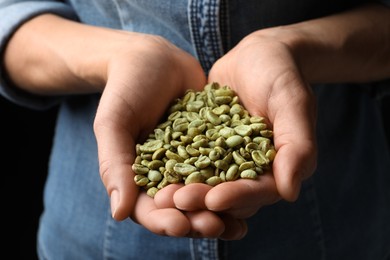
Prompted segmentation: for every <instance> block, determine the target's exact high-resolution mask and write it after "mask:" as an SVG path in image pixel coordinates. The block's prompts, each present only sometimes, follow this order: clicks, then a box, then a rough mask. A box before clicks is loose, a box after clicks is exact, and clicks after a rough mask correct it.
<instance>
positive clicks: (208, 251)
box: [190, 238, 219, 260]
mask: <svg viewBox="0 0 390 260" xmlns="http://www.w3.org/2000/svg"><path fill="white" fill-rule="evenodd" d="M190 249H191V259H192V260H218V259H219V255H218V240H217V239H208V238H202V239H200V238H191V239H190Z"/></svg>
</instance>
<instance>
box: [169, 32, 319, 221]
mask: <svg viewBox="0 0 390 260" xmlns="http://www.w3.org/2000/svg"><path fill="white" fill-rule="evenodd" d="M208 80H209V82H219V83H220V84H221V85H228V86H230V87H231V88H233V89H234V90H235V91H236V92H237V94H238V96H239V97H240V99H241V101H242V103H243V105H244V107H245V108H246V109H247V110H248V111H249V112H250V113H251V114H252V115H260V116H264V117H266V118H268V119H269V125H270V126H271V127H272V128H273V131H274V144H275V148H276V150H277V154H276V157H275V159H274V162H273V166H272V171H271V172H267V173H266V174H264V175H261V176H260V177H259V179H258V180H255V181H253V180H244V179H240V180H237V181H233V182H225V183H222V184H219V185H217V186H215V187H214V188H211V187H209V188H206V187H203V188H201V187H199V186H201V185H188V186H186V187H183V188H181V189H179V190H178V191H176V192H175V194H174V204H175V205H176V206H177V207H178V208H179V209H182V210H186V211H192V210H199V209H209V210H211V211H213V212H216V213H217V214H220V215H221V216H227V215H228V216H229V217H230V218H233V219H236V220H237V221H238V220H244V219H247V218H249V217H250V216H252V215H253V214H255V213H256V212H257V211H258V210H259V209H260V208H261V207H262V206H265V205H269V204H272V203H275V202H277V201H278V200H280V199H285V200H288V201H294V200H296V199H297V197H298V195H299V192H300V186H301V182H302V180H304V179H305V178H307V177H309V176H310V175H311V174H312V173H313V172H314V169H315V167H316V149H317V148H316V136H315V124H316V109H315V100H314V97H313V95H312V93H311V89H310V87H309V86H308V84H307V82H305V80H304V79H303V78H302V75H301V72H300V70H299V68H298V67H297V64H296V62H295V60H294V56H293V53H292V52H291V50H290V48H289V46H288V45H286V44H284V43H283V42H279V41H278V40H277V39H276V38H274V37H272V35H270V34H268V33H267V34H264V32H261V31H259V32H256V33H253V34H251V35H249V36H247V37H246V38H245V39H243V40H242V41H241V42H240V43H239V44H238V45H237V46H236V47H235V48H234V49H232V50H231V51H230V52H229V53H227V54H226V55H225V56H224V57H222V58H221V59H220V60H218V61H217V62H216V64H215V65H214V66H213V67H212V69H211V72H210V74H209V79H208ZM188 198H191V199H188ZM195 198H196V200H197V202H194V200H195Z"/></svg>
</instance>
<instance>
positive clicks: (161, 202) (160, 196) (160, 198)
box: [154, 184, 184, 209]
mask: <svg viewBox="0 0 390 260" xmlns="http://www.w3.org/2000/svg"><path fill="white" fill-rule="evenodd" d="M183 185H184V184H169V185H168V186H166V187H164V188H162V189H161V190H159V191H158V192H157V193H156V195H155V196H154V203H155V204H156V207H157V208H160V209H163V208H176V205H175V202H174V200H173V196H174V194H175V192H176V191H177V190H178V189H180V188H181V187H183Z"/></svg>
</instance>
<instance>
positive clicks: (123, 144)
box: [94, 92, 139, 220]
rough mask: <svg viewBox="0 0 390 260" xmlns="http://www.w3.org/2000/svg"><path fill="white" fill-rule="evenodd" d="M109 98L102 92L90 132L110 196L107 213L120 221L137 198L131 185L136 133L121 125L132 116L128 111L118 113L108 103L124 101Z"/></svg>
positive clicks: (116, 108) (133, 129) (130, 211)
mask: <svg viewBox="0 0 390 260" xmlns="http://www.w3.org/2000/svg"><path fill="white" fill-rule="evenodd" d="M113 95H114V94H113V93H110V92H103V95H102V97H101V100H100V104H99V107H98V110H97V113H96V117H95V121H94V132H95V136H96V140H97V146H98V157H99V172H100V177H101V180H102V182H103V184H104V186H105V188H106V190H107V193H108V195H109V196H110V201H111V214H112V217H113V218H114V219H116V220H123V219H125V218H127V217H129V216H130V215H131V214H132V211H133V208H134V205H135V201H136V198H137V196H138V190H139V187H138V186H136V184H135V182H134V173H133V171H132V168H131V165H132V163H133V161H134V158H135V142H134V139H133V136H136V133H137V132H138V130H137V129H135V127H137V126H134V124H133V125H131V124H127V123H126V122H125V121H130V119H131V118H132V116H129V114H128V113H129V112H128V111H127V115H126V116H124V115H122V114H121V111H119V108H118V107H120V105H119V106H118V103H117V104H116V105H113V102H112V101H113V100H115V102H121V101H122V102H124V101H123V100H122V99H120V98H115V97H113ZM116 110H118V111H116ZM128 126H132V127H128Z"/></svg>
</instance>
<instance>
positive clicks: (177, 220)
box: [94, 34, 221, 236]
mask: <svg viewBox="0 0 390 260" xmlns="http://www.w3.org/2000/svg"><path fill="white" fill-rule="evenodd" d="M127 40H128V41H124V42H123V44H120V43H115V46H116V47H115V48H113V49H114V50H115V51H114V52H113V53H112V55H111V57H110V59H109V60H108V62H107V65H106V69H107V79H106V86H105V89H104V91H103V93H102V96H101V100H100V103H99V106H98V110H97V113H96V118H95V121H94V131H95V135H96V139H97V144H98V156H99V164H100V175H101V179H102V181H103V184H104V186H105V188H106V190H107V193H108V195H109V196H110V198H111V209H112V216H113V218H114V219H116V220H123V219H125V218H128V217H131V218H132V219H133V220H135V221H136V222H137V223H140V224H141V225H143V226H145V227H146V228H148V229H149V230H150V231H152V232H154V233H157V234H161V235H173V236H185V235H188V234H191V233H192V234H195V233H201V234H202V232H203V231H202V230H198V229H197V228H196V227H193V225H194V224H196V221H197V219H199V218H202V217H201V216H200V217H199V215H196V214H195V213H191V214H192V215H188V214H187V216H186V214H184V213H183V212H181V211H180V210H178V209H175V208H161V209H158V208H157V207H156V206H155V204H154V200H153V198H150V197H149V196H147V195H146V193H145V192H139V187H138V186H136V185H135V182H134V179H133V178H134V173H133V171H132V169H131V165H132V163H133V162H134V159H135V156H136V155H135V145H136V143H140V142H142V141H144V140H145V138H146V137H147V136H148V135H149V133H151V132H152V130H153V129H154V127H155V126H156V125H157V123H158V122H159V120H160V119H161V118H162V116H163V114H164V112H165V110H166V109H167V108H168V106H169V105H170V104H171V102H172V101H173V100H174V99H175V98H177V97H179V96H181V95H183V94H184V92H185V89H188V88H191V89H198V90H199V89H201V88H203V86H204V85H205V82H206V79H205V76H204V72H203V70H202V68H201V66H200V65H199V63H198V62H197V61H196V60H195V59H194V58H193V57H192V56H191V55H189V54H188V53H186V52H184V51H182V50H180V49H179V48H177V47H175V46H174V45H173V44H171V43H169V42H168V41H167V40H165V39H162V38H160V37H157V36H151V35H141V34H130V36H129V37H128V39H127ZM199 214H206V215H207V214H208V215H212V216H211V218H212V219H214V221H215V222H220V220H219V219H218V218H216V217H215V216H213V214H212V213H207V211H205V212H203V213H202V212H200V213H199ZM191 221H192V222H191ZM216 226H218V223H217V224H216ZM220 226H221V224H219V227H220ZM216 232H217V233H218V232H221V231H218V230H217V231H216ZM202 235H203V234H202ZM206 235H207V234H206Z"/></svg>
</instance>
